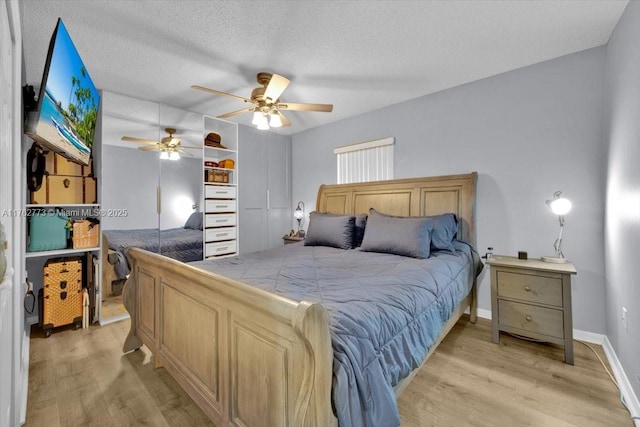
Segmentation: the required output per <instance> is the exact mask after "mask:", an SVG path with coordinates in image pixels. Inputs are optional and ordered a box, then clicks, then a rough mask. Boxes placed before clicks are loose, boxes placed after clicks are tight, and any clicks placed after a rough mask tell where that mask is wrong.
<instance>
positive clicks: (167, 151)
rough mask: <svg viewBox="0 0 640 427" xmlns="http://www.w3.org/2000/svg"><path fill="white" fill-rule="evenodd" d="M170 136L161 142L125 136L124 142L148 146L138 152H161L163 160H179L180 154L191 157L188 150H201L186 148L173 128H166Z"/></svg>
mask: <svg viewBox="0 0 640 427" xmlns="http://www.w3.org/2000/svg"><path fill="white" fill-rule="evenodd" d="M164 131H165V132H167V133H168V134H169V136H165V137H164V138H162V139H161V140H160V141H154V140H153V139H144V138H136V137H133V136H123V137H122V140H123V141H129V142H135V143H137V144H148V145H146V146H144V147H138V150H142V151H159V152H160V158H161V159H163V160H164V159H168V160H179V159H180V153H183V154H186V155H188V156H191V154H189V152H187V151H186V149H191V150H200V149H201V148H200V147H184V146H182V145H180V138H176V137H175V136H173V134H174V133H176V130H175V129H173V128H165V130H164Z"/></svg>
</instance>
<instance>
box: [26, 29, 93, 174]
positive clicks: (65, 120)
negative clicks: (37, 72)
mask: <svg viewBox="0 0 640 427" xmlns="http://www.w3.org/2000/svg"><path fill="white" fill-rule="evenodd" d="M99 105H100V94H99V93H98V90H97V89H96V87H95V85H94V84H93V81H92V80H91V77H90V76H89V72H88V71H87V69H86V67H85V65H84V63H83V62H82V59H81V58H80V55H79V54H78V51H77V49H76V47H75V46H74V44H73V41H72V40H71V37H70V36H69V33H68V32H67V29H66V28H65V26H64V23H63V22H62V19H60V18H58V23H57V24H56V28H55V30H54V31H53V35H52V36H51V42H50V43H49V51H48V53H47V61H46V63H45V67H44V73H43V75H42V84H41V85H40V95H39V96H38V104H37V108H36V109H35V111H31V112H28V113H27V119H26V124H25V133H26V134H27V135H29V136H30V137H31V138H32V139H34V140H35V141H37V142H38V143H40V144H41V145H42V146H43V148H45V149H46V148H48V149H50V150H53V151H55V152H58V153H60V154H62V155H63V156H65V157H66V158H68V159H70V160H72V161H74V162H76V163H80V164H83V165H88V164H89V158H90V156H91V147H92V146H93V137H94V134H95V128H96V121H97V119H98V107H99Z"/></svg>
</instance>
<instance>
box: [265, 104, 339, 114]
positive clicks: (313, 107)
mask: <svg viewBox="0 0 640 427" xmlns="http://www.w3.org/2000/svg"><path fill="white" fill-rule="evenodd" d="M276 106H277V107H278V108H279V109H280V110H289V111H320V112H323V113H330V112H331V111H333V105H332V104H296V103H293V102H279V103H278V104H277V105H276Z"/></svg>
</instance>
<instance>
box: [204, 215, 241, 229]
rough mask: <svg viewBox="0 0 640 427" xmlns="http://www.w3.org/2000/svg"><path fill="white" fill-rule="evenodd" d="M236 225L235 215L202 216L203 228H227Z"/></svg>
mask: <svg viewBox="0 0 640 427" xmlns="http://www.w3.org/2000/svg"><path fill="white" fill-rule="evenodd" d="M232 225H236V214H234V213H233V214H207V215H205V216H204V226H205V227H206V228H209V227H229V226H232Z"/></svg>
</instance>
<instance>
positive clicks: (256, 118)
mask: <svg viewBox="0 0 640 427" xmlns="http://www.w3.org/2000/svg"><path fill="white" fill-rule="evenodd" d="M263 116H264V114H262V111H260V110H257V111H254V112H253V119H251V124H252V125H256V126H258V125H259V124H260V122H261V121H262V117H263Z"/></svg>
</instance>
